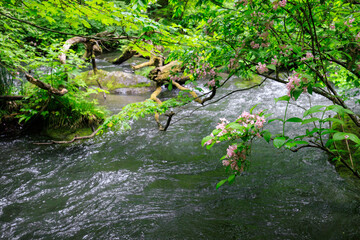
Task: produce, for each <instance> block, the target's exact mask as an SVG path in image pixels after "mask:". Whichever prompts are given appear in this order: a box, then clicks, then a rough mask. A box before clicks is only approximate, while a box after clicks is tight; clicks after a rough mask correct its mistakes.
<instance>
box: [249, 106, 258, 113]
mask: <svg viewBox="0 0 360 240" xmlns="http://www.w3.org/2000/svg"><path fill="white" fill-rule="evenodd" d="M258 105H259V104H256V105H254V106H253V107H252V108H251V109H250V114H252V112H253V110H254V109H255V108H256V107H257V106H258Z"/></svg>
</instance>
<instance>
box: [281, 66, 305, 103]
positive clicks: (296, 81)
mask: <svg viewBox="0 0 360 240" xmlns="http://www.w3.org/2000/svg"><path fill="white" fill-rule="evenodd" d="M302 79H303V81H301V79H300V74H299V73H297V72H295V71H294V72H293V75H292V76H290V77H289V82H288V83H287V84H286V88H287V90H288V94H287V95H288V96H289V97H290V96H291V91H292V90H293V89H295V88H296V87H300V83H301V82H303V83H305V84H306V83H307V82H308V80H307V79H306V78H304V77H303V78H302ZM306 91H307V87H306V86H304V87H303V92H306Z"/></svg>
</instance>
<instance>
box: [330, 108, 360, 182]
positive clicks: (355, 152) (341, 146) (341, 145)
mask: <svg viewBox="0 0 360 240" xmlns="http://www.w3.org/2000/svg"><path fill="white" fill-rule="evenodd" d="M343 120H344V122H345V124H344V125H343V126H341V125H340V124H339V123H334V124H333V126H332V128H333V129H335V130H337V131H344V132H347V133H353V134H355V135H357V136H358V137H359V138H360V128H359V127H357V126H356V125H355V124H354V122H353V121H352V120H351V119H350V117H349V116H347V115H345V117H344V119H343ZM348 143H349V148H350V153H351V157H352V161H353V164H354V169H355V170H357V171H358V172H360V149H359V148H356V144H355V143H354V142H352V141H350V140H348ZM335 146H336V148H337V149H338V150H340V151H339V154H340V155H341V157H342V158H343V159H344V160H345V162H346V163H347V164H348V165H349V166H352V164H351V161H350V155H349V151H348V150H347V146H346V142H345V140H342V141H336V142H335ZM335 146H333V149H334V148H335ZM333 162H334V164H335V167H336V170H337V171H338V172H339V174H340V175H341V176H343V177H353V176H354V175H353V173H352V172H351V171H350V170H349V169H348V168H347V167H346V166H345V165H344V164H343V163H342V162H341V161H339V160H336V159H335V161H333Z"/></svg>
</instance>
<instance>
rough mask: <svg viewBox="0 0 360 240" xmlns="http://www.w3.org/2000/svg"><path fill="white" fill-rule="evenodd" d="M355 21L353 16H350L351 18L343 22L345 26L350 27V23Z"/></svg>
mask: <svg viewBox="0 0 360 240" xmlns="http://www.w3.org/2000/svg"><path fill="white" fill-rule="evenodd" d="M354 21H355V18H351V19H349V20H346V21H345V22H344V25H346V26H348V27H352V26H353V25H352V23H353V22H354Z"/></svg>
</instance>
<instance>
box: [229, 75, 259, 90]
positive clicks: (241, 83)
mask: <svg viewBox="0 0 360 240" xmlns="http://www.w3.org/2000/svg"><path fill="white" fill-rule="evenodd" d="M262 80H263V79H262V78H261V77H260V76H259V75H256V74H253V75H252V76H249V77H247V78H235V79H234V80H233V82H234V84H235V86H236V87H238V88H245V87H251V86H254V85H256V84H259V83H261V81H262Z"/></svg>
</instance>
